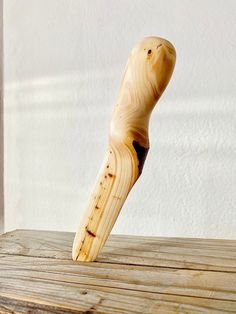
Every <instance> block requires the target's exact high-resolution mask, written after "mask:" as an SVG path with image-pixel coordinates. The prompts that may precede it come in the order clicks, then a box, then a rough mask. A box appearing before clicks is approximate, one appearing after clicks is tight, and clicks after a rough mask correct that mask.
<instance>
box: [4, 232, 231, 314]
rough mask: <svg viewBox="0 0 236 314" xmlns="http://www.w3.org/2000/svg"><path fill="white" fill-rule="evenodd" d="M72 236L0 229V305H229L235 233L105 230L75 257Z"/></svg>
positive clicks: (162, 309) (121, 309)
mask: <svg viewBox="0 0 236 314" xmlns="http://www.w3.org/2000/svg"><path fill="white" fill-rule="evenodd" d="M73 236H74V235H73V234H72V233H66V232H51V231H33V230H16V231H13V232H9V233H6V234H3V235H2V236H0V313H87V314H92V313H112V314H113V313H114V314H115V313H129V314H130V313H142V314H144V313H160V314H162V313H164V314H165V313H168V314H170V313H236V241H227V240H204V239H188V238H157V237H135V236H118V235H112V236H110V238H109V240H108V242H107V244H106V245H105V247H104V249H103V251H102V253H101V254H100V256H99V258H98V259H97V261H96V262H94V263H78V262H73V261H72V260H71V245H72V241H73Z"/></svg>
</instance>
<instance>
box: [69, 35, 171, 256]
mask: <svg viewBox="0 0 236 314" xmlns="http://www.w3.org/2000/svg"><path fill="white" fill-rule="evenodd" d="M174 65H175V49H174V47H173V46H172V45H171V43H170V42H168V41H167V40H165V39H162V38H157V37H147V38H145V39H143V40H142V41H141V42H140V43H139V44H138V45H136V46H135V47H134V49H133V50H132V52H131V54H130V56H129V59H128V63H127V65H126V69H125V74H124V78H123V81H122V84H121V88H120V93H119V96H118V99H117V101H116V106H115V108H114V111H113V115H112V120H111V125H110V134H109V145H108V150H107V153H106V156H105V160H104V163H103V166H102V168H101V170H100V173H99V175H98V178H97V181H96V184H95V187H94V190H93V192H92V195H91V198H90V201H89V205H88V208H87V210H86V212H85V215H84V217H83V219H82V222H81V224H80V227H79V229H78V232H77V234H76V237H75V239H74V245H73V253H72V256H73V259H74V260H79V261H94V260H95V259H96V257H97V255H98V253H99V251H100V250H101V248H102V247H103V245H104V243H105V241H106V239H107V237H108V236H109V234H110V232H111V230H112V227H113V225H114V223H115V221H116V219H117V216H118V215H119V212H120V210H121V208H122V205H123V203H124V202H125V200H126V198H127V195H128V193H129V192H130V190H131V189H132V186H133V185H134V183H135V182H136V181H137V179H138V178H139V176H140V174H141V172H142V168H143V164H144V161H145V158H146V155H147V152H148V149H149V139H148V124H149V118H150V114H151V112H152V110H153V108H154V106H155V104H156V102H157V100H158V99H159V98H160V96H161V94H162V93H163V91H164V90H165V88H166V86H167V84H168V82H169V80H170V77H171V75H172V72H173V69H174Z"/></svg>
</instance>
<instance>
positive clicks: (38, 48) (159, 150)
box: [4, 0, 236, 238]
mask: <svg viewBox="0 0 236 314" xmlns="http://www.w3.org/2000/svg"><path fill="white" fill-rule="evenodd" d="M148 35H157V36H161V37H164V38H167V39H169V40H170V41H171V42H172V43H173V44H174V46H175V47H176V51H177V63H176V68H175V71H174V75H173V78H172V80H171V82H170V84H169V86H168V88H167V90H166V92H165V94H164V95H163V97H162V98H161V100H160V102H159V103H158V106H157V107H156V108H155V110H154V112H153V115H152V119H151V124H150V141H151V149H150V151H149V154H148V157H147V160H146V163H145V166H144V171H143V174H142V176H141V178H140V179H139V181H138V182H137V184H136V185H135V187H134V188H133V190H132V192H131V193H130V195H129V197H128V199H127V201H126V203H125V206H124V208H123V210H122V211H121V214H120V216H119V219H118V221H117V223H116V225H115V227H114V229H113V232H115V233H124V234H143V235H162V236H188V237H217V238H236V158H235V157H236V136H235V135H236V1H233V0H232V1H230V0H227V1H226V0H222V1H216V0H207V1H206V0H198V1H196V0H195V1H194V0H193V1H187V0H186V1H184V0H181V1H180V0H179V1H176V0H166V1H160V0H159V1H157V0H149V1H143V0H142V1H140V0H136V1H135V0H132V1H131V0H129V1H128V0H116V1H115V0H114V1H109V0H107V1H105V0H103V1H102V0H99V1H91V0H90V1H82V0H80V1H76V0H74V1H72V0H60V1H59V0H28V1H27V0H21V1H17V0H7V1H5V3H4V37H5V48H4V54H5V65H4V66H5V73H4V74H5V108H4V110H5V228H6V230H11V229H15V228H37V229H51V230H67V231H74V230H76V228H77V225H78V223H79V220H80V217H81V215H82V213H83V211H84V210H85V208H86V204H87V200H88V198H89V193H90V190H91V187H92V186H93V184H94V180H95V178H96V175H97V172H98V170H99V168H100V165H101V163H102V160H103V157H104V153H105V149H106V144H107V135H108V126H109V121H110V116H111V112H112V108H113V105H114V104H115V99H116V96H117V93H118V89H119V84H120V80H121V77H122V73H123V70H124V66H125V63H126V60H127V57H128V54H129V52H130V50H131V49H132V47H133V46H134V44H135V43H136V42H137V41H138V40H140V39H141V38H142V37H144V36H148Z"/></svg>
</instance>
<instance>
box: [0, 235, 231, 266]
mask: <svg viewBox="0 0 236 314" xmlns="http://www.w3.org/2000/svg"><path fill="white" fill-rule="evenodd" d="M72 240H73V233H69V232H55V231H53V232H52V231H49V232H47V231H33V230H16V231H14V233H12V232H9V233H6V234H4V235H3V236H2V237H1V238H0V252H2V253H7V254H15V255H25V256H35V257H41V256H42V257H49V258H58V259H70V256H71V244H72ZM42 246H43V250H42ZM97 261H98V262H106V263H119V264H122V263H124V264H130V265H131V264H133V265H145V266H162V267H174V268H181V269H183V268H184V269H193V270H194V269H197V270H218V271H225V272H236V241H233V240H216V239H191V238H190V239H188V238H162V237H142V236H136V237H133V236H122V235H111V236H110V237H109V239H108V241H107V242H106V244H105V246H104V248H103V250H102V252H101V254H100V255H99V257H98V258H97Z"/></svg>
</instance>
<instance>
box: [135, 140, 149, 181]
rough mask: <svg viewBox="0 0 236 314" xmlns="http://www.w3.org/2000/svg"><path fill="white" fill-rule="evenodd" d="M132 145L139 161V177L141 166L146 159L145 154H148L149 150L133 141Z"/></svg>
mask: <svg viewBox="0 0 236 314" xmlns="http://www.w3.org/2000/svg"><path fill="white" fill-rule="evenodd" d="M132 145H133V147H134V149H135V151H136V154H137V158H138V161H139V164H138V169H139V175H141V173H142V170H143V165H144V162H145V159H146V157H147V153H148V150H149V148H147V147H144V146H142V145H140V144H139V142H137V141H135V140H134V141H133V142H132Z"/></svg>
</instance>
